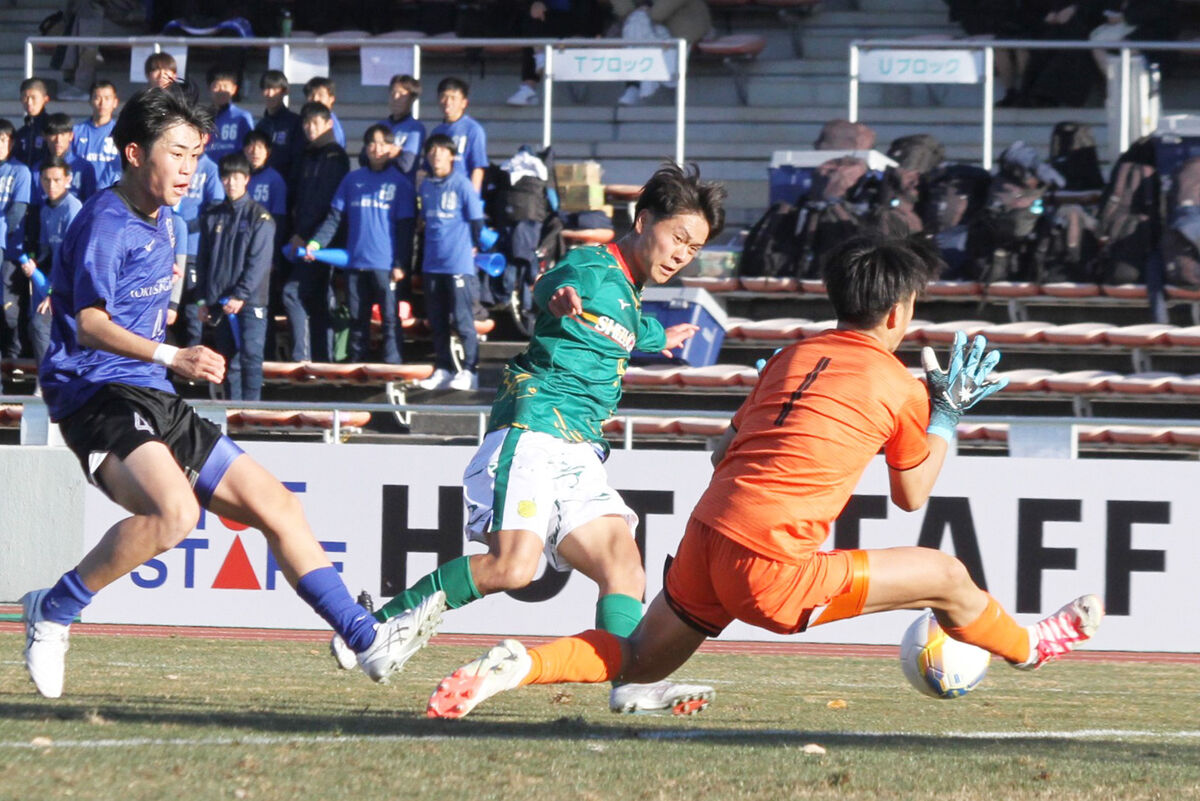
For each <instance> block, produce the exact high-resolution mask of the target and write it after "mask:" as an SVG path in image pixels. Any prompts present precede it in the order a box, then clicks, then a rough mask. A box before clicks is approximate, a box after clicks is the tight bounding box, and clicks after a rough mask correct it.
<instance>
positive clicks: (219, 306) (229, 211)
mask: <svg viewBox="0 0 1200 801" xmlns="http://www.w3.org/2000/svg"><path fill="white" fill-rule="evenodd" d="M220 172H221V185H222V186H223V187H224V188H225V200H224V201H222V202H221V203H219V204H217V205H216V206H213V207H212V208H210V209H208V210H207V211H206V212H204V214H203V215H202V216H201V217H200V252H199V255H198V256H197V259H196V274H197V279H198V280H197V288H196V294H197V297H198V300H197V304H198V306H199V310H200V319H201V320H202V321H204V322H206V323H208V324H209V325H210V326H212V332H213V338H214V340H215V341H214V345H215V346H216V350H217V352H218V353H220V354H221V355H223V356H224V357H225V359H226V361H227V362H228V364H229V368H228V370H227V371H226V373H225V392H226V397H227V398H228V399H229V400H247V401H256V400H260V399H261V398H262V381H263V372H262V364H263V343H264V341H265V339H266V335H267V286H268V284H267V282H268V280H269V276H270V273H271V254H272V253H273V252H274V250H275V222H274V220H272V219H271V213H270V212H268V211H267V210H266V209H264V208H263V207H262V206H260V205H259V204H257V203H255V202H254V200H253V199H251V197H250V194H249V193H248V192H247V191H246V189H247V187H248V186H249V184H250V161H249V160H248V159H247V158H246V156H245V155H244V154H243V153H240V152H235V153H230V154H229V155H227V156H225V157H224V158H222V159H221V163H220Z"/></svg>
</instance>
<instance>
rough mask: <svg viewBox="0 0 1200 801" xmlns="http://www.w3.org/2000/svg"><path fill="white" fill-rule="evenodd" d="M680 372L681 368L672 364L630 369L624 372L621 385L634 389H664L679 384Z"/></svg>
mask: <svg viewBox="0 0 1200 801" xmlns="http://www.w3.org/2000/svg"><path fill="white" fill-rule="evenodd" d="M682 370H683V368H682V367H680V366H678V365H674V364H664V365H657V366H654V367H630V368H628V369H627V370H625V376H624V378H623V379H622V383H623V384H627V385H629V386H635V387H665V386H668V385H670V384H677V383H679V381H678V378H679V373H680V371H682Z"/></svg>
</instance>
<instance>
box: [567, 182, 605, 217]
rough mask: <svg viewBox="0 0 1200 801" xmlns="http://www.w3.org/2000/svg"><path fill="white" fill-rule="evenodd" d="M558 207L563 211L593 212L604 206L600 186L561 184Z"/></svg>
mask: <svg viewBox="0 0 1200 801" xmlns="http://www.w3.org/2000/svg"><path fill="white" fill-rule="evenodd" d="M558 205H559V207H560V208H562V210H563V211H592V210H593V209H599V208H602V207H603V206H604V187H603V186H602V185H600V184H559V186H558Z"/></svg>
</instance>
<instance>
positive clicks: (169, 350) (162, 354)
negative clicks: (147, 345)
mask: <svg viewBox="0 0 1200 801" xmlns="http://www.w3.org/2000/svg"><path fill="white" fill-rule="evenodd" d="M176 353H179V348H177V347H175V346H174V345H168V344H166V343H165V342H164V343H163V344H161V345H159V346H158V347H157V348H155V349H154V356H153V357H152V358H153V360H154V363H155V364H161V365H162V366H163V367H170V366H171V364H172V363H173V362H174V361H175V354H176Z"/></svg>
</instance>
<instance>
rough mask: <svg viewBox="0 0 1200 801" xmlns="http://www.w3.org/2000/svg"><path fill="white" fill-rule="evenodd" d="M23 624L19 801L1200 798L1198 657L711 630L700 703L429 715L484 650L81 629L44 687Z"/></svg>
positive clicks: (597, 698) (10, 673) (1, 755)
mask: <svg viewBox="0 0 1200 801" xmlns="http://www.w3.org/2000/svg"><path fill="white" fill-rule="evenodd" d="M22 644H23V638H22V637H21V636H20V635H18V634H13V633H5V634H0V653H2V654H4V658H3V660H0V799H5V801H7V799H59V798H77V799H113V800H114V801H116V800H117V799H120V800H121V801H126V800H128V801H133V800H134V799H155V800H160V799H171V800H172V801H173V800H174V799H179V800H180V801H183V800H184V799H186V801H192V800H193V799H223V798H235V799H242V798H251V799H346V801H365V800H368V799H389V801H392V800H394V799H409V798H421V799H446V801H459V800H460V799H472V801H474V800H475V799H481V800H482V799H493V798H494V799H514V800H516V801H526V800H527V799H543V800H545V801H551V800H554V799H584V800H585V801H586V800H590V799H598V800H601V801H623V800H624V799H713V800H714V801H717V800H721V801H723V800H724V799H755V800H756V801H761V800H762V799H775V798H814V799H1029V798H1038V799H1041V798H1047V799H1050V798H1052V799H1068V800H1074V799H1078V800H1079V801H1084V800H1085V799H1086V801H1121V800H1123V799H1164V800H1165V799H1172V800H1173V799H1197V798H1200V731H1198V729H1200V725H1197V723H1196V720H1195V716H1196V713H1197V700H1198V697H1200V666H1197V665H1196V664H1139V663H1128V662H1095V661H1075V662H1070V661H1066V662H1063V663H1059V664H1055V665H1051V666H1049V667H1047V668H1046V669H1044V670H1042V671H1039V672H1038V673H1034V674H1025V673H1019V672H1017V671H1015V670H1010V669H1008V668H1007V667H1006V666H1003V665H993V668H992V671H991V675H990V676H989V677H988V679H987V681H986V682H985V684H984V685H983V687H981V688H980V689H979V690H977V691H976V692H975V693H973V694H972V695H971V696H968V697H967V698H965V699H961V700H957V701H935V700H932V699H927V698H924V697H922V696H920V695H918V694H917V693H916V692H914V691H913V690H912V689H910V688H909V687H908V685H907V684H905V683H904V680H903V677H902V676H901V674H900V669H899V666H898V665H897V664H896V663H895V661H894V660H893V659H884V658H857V659H855V658H837V657H802V656H743V655H729V654H712V653H707V654H706V653H702V654H700V655H698V656H697V657H696V658H694V659H693V660H692V661H691V662H690V663H689V664H688V665H687V666H686V667H685V668H684V670H683V671H682V672H681V674H680V675H681V676H682V677H684V678H686V679H691V680H696V681H703V682H707V683H711V684H713V685H714V686H716V687H717V699H716V701H715V703H714V704H713V706H712V707H711V708H710V709H709V710H708V711H706V712H705V713H704V714H702V715H698V716H696V717H692V718H686V719H674V718H669V717H667V718H663V717H630V716H616V715H613V714H611V713H610V712H609V711H608V705H607V691H608V690H607V687H600V686H581V685H575V686H567V687H561V688H547V687H534V688H523V689H521V690H517V691H514V692H511V693H506V694H503V695H501V696H498V697H496V698H494V699H491V700H490V701H488V702H485V703H484V704H483V705H481V706H480V707H479V708H478V709H477V710H476V711H475V712H474V713H473V714H472V715H471V716H470V717H469V718H467V719H465V720H461V721H432V720H428V719H426V718H425V717H424V706H425V702H426V700H427V699H428V697H429V693H430V692H431V691H432V689H433V687H434V685H435V684H436V683H437V681H438V679H440V678H441V677H442V676H443V675H445V674H446V673H448V672H450V671H451V670H453V669H454V668H455V667H457V666H458V665H459V664H461V663H463V662H465V661H467V660H469V659H471V658H473V657H474V656H476V655H477V654H478V653H479V651H480V650H481V649H479V648H465V647H448V646H433V647H430V648H429V649H427V650H426V651H424V652H423V653H421V654H419V655H417V657H416V658H414V660H413V661H412V662H411V663H410V664H409V666H408V668H407V669H406V671H405V672H404V673H403V674H402V675H401V676H399V677H397V678H396V679H395V680H394V682H393V683H392V684H391V685H388V686H379V685H374V684H371V683H370V682H369V681H367V679H366V678H364V677H363V676H362V675H361V674H358V673H354V674H349V673H339V672H337V671H336V670H334V669H333V663H332V661H331V660H330V659H329V657H328V655H327V653H326V651H325V648H324V646H323V645H321V644H316V643H309V642H277V641H271V642H238V641H217V640H205V639H191V638H182V637H172V638H146V637H133V636H121V637H117V636H98V635H90V636H89V635H86V634H83V635H81V634H76V636H74V637H73V638H72V647H71V652H70V654H69V655H68V672H67V689H66V694H65V696H64V697H63V698H62V699H59V700H56V701H48V700H45V699H42V698H40V697H39V696H38V695H37V694H36V693H35V692H34V690H33V686H32V685H31V684H30V683H29V682H28V679H27V678H26V675H25V671H24V667H23V665H22V663H21V660H20V653H21V648H22ZM831 702H844V704H841V703H832V704H831ZM808 744H817V745H820V746H822V747H823V748H824V749H825V753H824V754H808V753H806V752H805V748H804V747H805V746H806V745H808Z"/></svg>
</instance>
